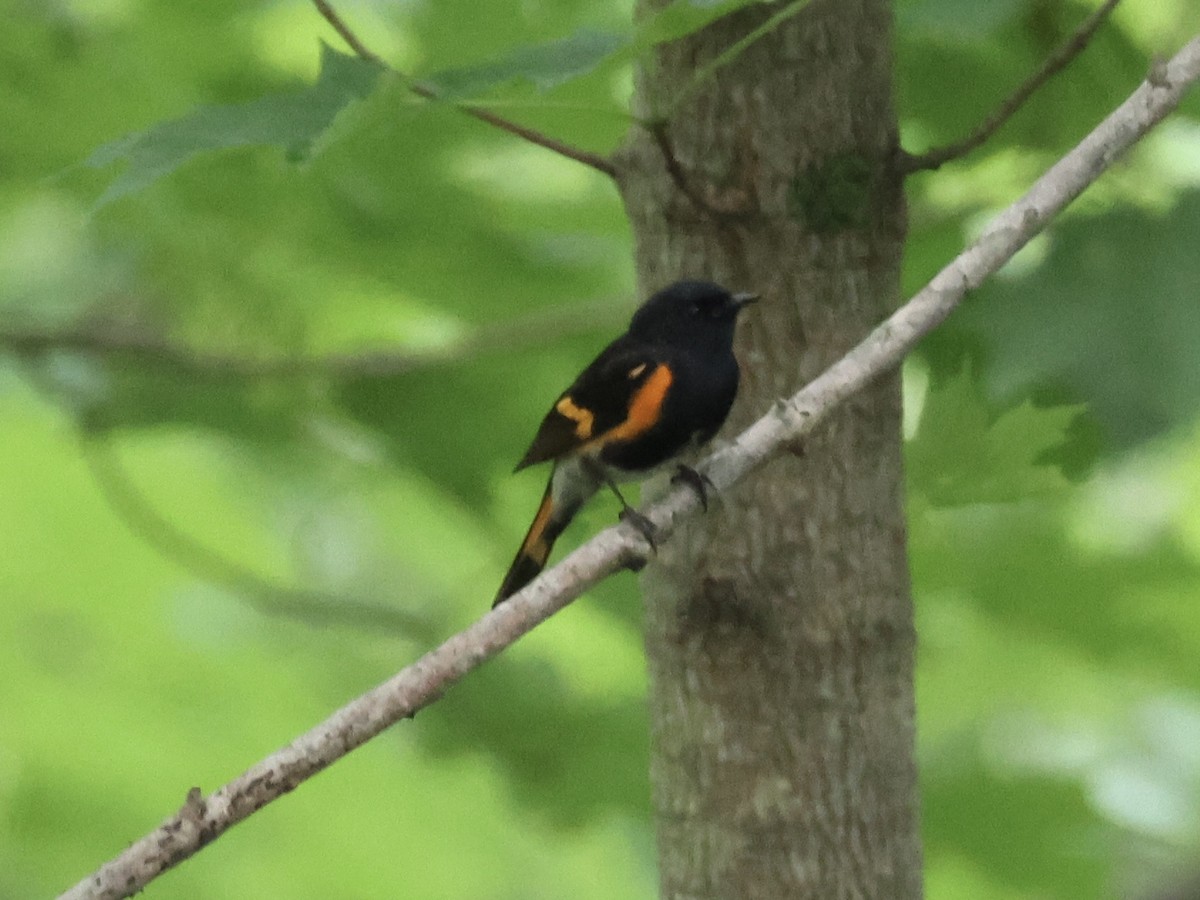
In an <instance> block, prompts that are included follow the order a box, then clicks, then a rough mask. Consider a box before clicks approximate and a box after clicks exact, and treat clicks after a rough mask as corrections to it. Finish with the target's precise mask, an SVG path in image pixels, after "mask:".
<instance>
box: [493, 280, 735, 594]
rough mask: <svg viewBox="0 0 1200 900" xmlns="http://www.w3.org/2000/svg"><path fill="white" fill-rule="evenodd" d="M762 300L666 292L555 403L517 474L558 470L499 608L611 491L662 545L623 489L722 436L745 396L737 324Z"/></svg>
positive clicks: (712, 288)
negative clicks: (544, 467)
mask: <svg viewBox="0 0 1200 900" xmlns="http://www.w3.org/2000/svg"><path fill="white" fill-rule="evenodd" d="M757 299H758V297H757V295H755V294H731V293H730V292H729V291H727V290H725V289H724V288H722V287H719V286H718V285H715V284H710V283H708V282H705V281H678V282H676V283H675V284H672V285H671V286H670V287H667V288H664V289H663V290H661V291H659V292H658V293H657V294H655V295H654V296H652V297H651V298H650V299H649V300H647V301H646V302H645V303H644V304H643V305H642V306H641V307H640V308H639V309H638V311H637V312H636V313H634V315H633V319H632V320H631V321H630V323H629V330H628V331H626V332H625V333H624V334H623V335H621V336H620V337H619V338H617V339H616V340H615V341H613V342H612V343H611V344H609V345H608V346H607V347H605V348H604V350H603V351H601V353H600V355H599V356H597V357H596V359H595V360H594V361H593V362H592V364H591V365H589V366H588V367H587V368H586V369H584V370H583V372H582V373H581V374H580V376H579V377H578V378H576V379H575V383H574V384H572V385H571V386H570V387H569V388H567V390H566V392H565V393H563V394H562V396H560V397H559V398H558V400H556V401H555V403H554V406H552V407H551V408H550V411H549V412H548V413H546V417H545V418H544V419H543V420H542V424H541V427H540V428H538V432H537V435H536V436H535V437H534V439H533V443H532V444H530V446H529V450H528V451H526V453H525V456H524V457H522V459H521V461H520V462H519V463H517V468H516V471H518V472H519V471H520V470H521V469H524V468H525V467H526V466H531V465H533V464H534V463H539V462H544V461H546V460H552V461H553V462H554V468H553V469H551V471H550V480H549V483H548V484H547V485H546V492H545V494H544V495H543V496H542V503H541V505H540V506H539V507H538V511H537V515H536V516H534V519H533V524H532V525H531V526H530V527H529V533H528V534H526V535H525V540H524V541H523V542H522V543H521V549H520V550H518V551H517V556H516V559H514V560H513V563H512V566H511V567H510V568H509V570H508V574H507V575H505V576H504V582H503V583H502V584H501V585H500V590H499V591H498V592H497V594H496V600H495V603H493V606H494V605H496V604H498V603H500V602H502V601H503V600H505V599H506V598H508V597H511V596H512V595H513V594H515V593H516V592H517V591H519V590H520V589H521V588H523V587H524V586H525V585H526V584H528V583H529V582H530V581H532V580H533V579H534V577H535V576H536V575H537V574H538V573H539V572H541V571H542V569H543V568H544V567H545V565H546V559H547V558H548V557H549V556H550V550H551V548H552V547H553V546H554V541H555V540H556V539H557V538H558V536H559V535H560V534H562V532H563V529H564V528H566V527H567V525H568V524H570V522H571V519H573V518H574V517H575V514H576V513H577V512H579V509H580V507H582V506H583V504H584V503H586V502H587V501H588V499H590V498H591V496H592V495H593V494H595V493H596V492H597V491H598V490H599V489H600V488H601V487H603V486H605V485H607V486H608V487H610V488H611V489H612V491H613V493H615V494H616V495H617V498H618V499H619V500H620V501H621V507H622V518H623V519H625V520H626V521H629V522H630V524H632V525H634V526H636V527H637V528H638V529H639V530H641V532H642V533H643V534H644V535H645V536H646V539H647V540H648V541H650V542H651V544H652V545H653V541H654V537H653V526H652V525H651V523H650V522H649V521H647V520H646V519H645V518H644V517H643V516H641V515H640V514H639V513H637V512H635V511H634V510H633V509H632V508H631V507H630V506H629V504H628V503H626V502H625V498H624V497H622V496H621V492H620V490H619V489H618V488H617V482H618V481H624V480H628V479H631V478H638V479H640V478H645V477H647V476H648V475H650V474H652V473H653V472H655V471H660V470H661V469H663V468H664V467H665V466H667V465H668V464H671V463H677V461H678V458H679V457H680V456H682V455H683V454H684V453H685V452H686V451H690V450H693V449H695V448H696V447H698V446H700V445H701V444H703V443H705V442H707V441H708V440H709V439H711V438H712V436H713V435H714V434H716V432H717V429H719V428H720V427H721V425H722V423H723V422H724V421H725V417H726V416H727V415H728V414H729V408H730V407H731V406H732V405H733V398H734V396H735V395H736V394H737V388H738V364H737V359H736V358H735V357H734V355H733V331H734V325H735V324H736V322H737V315H738V313H739V312H740V311H741V310H742V309H744V308H745V307H746V306H747V305H748V304H750V303H752V302H754V301H755V300H757ZM676 477H677V478H681V479H682V480H684V481H687V482H688V483H690V484H692V485H693V486H694V487H695V488H696V490H697V491H699V493H700V497H701V500H704V499H705V493H704V480H703V477H702V476H700V475H699V474H698V473H696V472H695V470H693V469H690V468H688V467H686V466H679V471H678V473H677V475H676Z"/></svg>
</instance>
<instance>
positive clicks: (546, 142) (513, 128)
mask: <svg viewBox="0 0 1200 900" xmlns="http://www.w3.org/2000/svg"><path fill="white" fill-rule="evenodd" d="M313 5H314V6H316V8H317V12H319V13H320V14H321V16H322V17H323V18H324V19H325V21H326V22H328V23H329V24H330V25H331V26H333V30H334V31H336V32H337V33H338V35H340V36H341V38H342V40H343V41H345V42H346V44H347V45H348V46H349V47H350V49H351V50H353V51H354V52H355V53H357V54H358V56H359V57H361V58H362V59H365V60H368V61H370V62H377V63H380V64H384V65H386V63H383V60H381V59H380V58H379V55H378V54H376V53H374V52H373V51H372V50H370V49H369V48H368V47H367V45H366V44H364V43H363V42H362V41H361V40H359V38H358V35H356V34H355V33H354V30H353V29H352V28H350V26H349V25H347V24H346V21H345V19H343V18H342V17H341V16H340V15H338V12H337V10H335V9H334V8H333V6H332V5H330V4H329V3H328V2H327V0H313ZM409 90H410V91H412V92H413V93H414V94H416V95H417V96H418V97H424V98H425V99H426V100H439V99H441V98H440V96H439V95H438V91H437V89H436V88H433V87H431V86H430V85H427V84H421V83H420V82H415V83H412V84H410V85H409ZM459 109H461V110H462V111H463V112H465V113H466V114H467V115H469V116H472V117H473V118H476V119H478V120H479V121H480V122H486V123H487V124H488V125H491V126H492V127H493V128H499V129H500V130H501V131H507V132H508V133H509V134H512V135H515V136H517V137H519V138H521V139H522V140H525V141H528V142H529V143H531V144H536V145H537V146H539V147H545V148H546V149H547V150H551V151H553V152H554V153H557V154H558V155H559V156H565V157H566V158H567V159H573V160H575V162H579V163H583V164H584V165H585V166H590V167H591V168H593V169H595V170H596V171H597V172H603V173H604V174H605V175H607V176H608V177H609V178H615V177H616V175H617V168H616V166H614V165H613V164H612V162H611V161H609V160H608V159H607V158H606V157H603V156H601V155H600V154H598V153H591V152H589V151H587V150H581V149H580V148H578V147H573V146H571V145H570V144H567V143H565V142H563V141H560V140H558V139H557V138H552V137H550V136H549V135H548V134H543V133H542V132H540V131H538V130H537V129H534V128H529V127H528V126H525V125H520V124H518V123H516V122H513V121H512V120H511V119H506V118H504V117H503V116H498V115H496V113H494V112H492V111H491V110H488V109H485V108H483V107H482V106H473V105H471V104H463V105H461V106H459Z"/></svg>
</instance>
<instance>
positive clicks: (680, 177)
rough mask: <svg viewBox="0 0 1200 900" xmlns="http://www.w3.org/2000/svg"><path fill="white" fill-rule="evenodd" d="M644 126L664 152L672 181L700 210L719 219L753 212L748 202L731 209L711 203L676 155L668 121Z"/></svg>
mask: <svg viewBox="0 0 1200 900" xmlns="http://www.w3.org/2000/svg"><path fill="white" fill-rule="evenodd" d="M644 127H645V128H646V129H647V130H648V131H649V132H650V136H651V137H653V138H654V143H655V144H657V145H658V150H659V153H661V154H662V158H663V164H664V165H665V166H666V168H667V174H668V175H669V176H670V178H671V181H672V183H673V184H674V185H675V187H676V188H677V189H678V190H679V192H680V193H681V194H683V195H684V196H685V197H687V198H688V199H689V200H690V201H692V204H693V205H694V206H695V207H696V208H697V209H698V210H700V211H701V212H704V213H707V214H708V215H710V216H713V217H715V218H718V219H739V218H744V217H745V216H748V215H750V214H751V213H752V212H753V210H752V209H751V208H750V207H749V205H748V204H746V203H743V204H742V205H741V208H730V209H725V208H723V207H720V206H717V205H715V204H713V203H710V202H709V201H708V200H707V199H705V197H704V196H703V195H701V193H700V192H699V191H698V190H697V189H696V188H695V186H693V184H692V181H691V179H690V178H688V175H687V173H686V172H685V171H684V170H683V165H682V164H681V163H680V162H679V157H678V156H676V155H675V145H674V144H673V143H672V141H671V135H670V133H669V132H668V130H667V123H666V122H665V121H661V120H660V121H657V122H651V123H648V124H646V125H645V126H644Z"/></svg>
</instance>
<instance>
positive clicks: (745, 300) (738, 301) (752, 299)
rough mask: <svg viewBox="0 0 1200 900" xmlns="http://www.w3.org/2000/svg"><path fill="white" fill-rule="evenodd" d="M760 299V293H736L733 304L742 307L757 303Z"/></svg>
mask: <svg viewBox="0 0 1200 900" xmlns="http://www.w3.org/2000/svg"><path fill="white" fill-rule="evenodd" d="M760 299H761V298H760V297H759V296H758V294H734V295H733V305H734V306H736V307H737V308H738V309H741V308H742V307H744V306H749V305H750V304H751V303H757V302H758V301H759V300H760Z"/></svg>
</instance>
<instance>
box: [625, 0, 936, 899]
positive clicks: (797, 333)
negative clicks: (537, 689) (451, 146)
mask: <svg viewBox="0 0 1200 900" xmlns="http://www.w3.org/2000/svg"><path fill="white" fill-rule="evenodd" d="M661 5H662V2H661V0H642V2H641V5H640V9H639V14H646V13H649V12H651V11H652V10H653V9H655V8H657V7H659V6H661ZM781 8H782V7H781V5H780V4H773V5H769V6H766V5H761V4H752V5H751V6H749V7H747V8H745V9H744V10H742V11H740V12H739V13H736V14H734V15H731V16H728V17H726V18H724V19H721V20H718V21H717V22H716V23H714V24H713V25H712V26H710V27H708V28H706V29H704V30H703V31H701V32H698V33H696V34H693V35H691V36H689V37H687V38H686V39H684V40H681V41H678V42H676V43H673V44H670V45H666V46H664V47H662V48H660V49H659V51H658V52H657V54H656V58H655V61H654V64H653V65H652V66H650V67H647V69H645V70H643V71H642V72H641V73H639V81H638V84H637V89H636V95H637V104H638V113H639V115H641V116H644V117H646V119H648V120H651V121H653V120H655V119H656V117H662V116H664V114H666V113H667V111H668V108H669V107H671V105H672V103H673V98H678V97H680V96H685V97H686V98H687V99H686V100H685V102H683V103H682V104H676V105H677V108H674V109H670V110H669V119H668V120H667V123H666V125H665V128H664V131H663V132H662V133H661V134H660V135H658V136H656V135H655V134H654V131H653V129H645V130H640V131H639V132H638V133H637V134H635V135H633V136H632V138H631V140H630V142H629V143H628V144H627V145H626V147H624V148H623V150H622V152H621V153H620V154H619V156H618V159H617V161H618V167H617V168H618V178H619V182H620V186H621V190H622V196H623V198H624V201H625V204H626V207H627V210H628V213H629V217H630V221H631V223H632V227H633V230H634V235H635V242H636V262H637V271H638V278H639V281H640V283H641V289H642V294H643V295H646V294H648V293H649V292H650V291H651V290H653V289H656V288H658V287H661V286H662V285H664V284H666V283H668V282H670V281H672V280H674V279H676V278H680V277H705V278H711V279H712V280H714V281H718V282H720V283H722V284H725V285H726V286H728V287H729V288H731V289H733V290H755V291H758V292H760V293H761V294H762V295H763V297H764V299H763V302H761V303H760V304H759V305H758V306H757V307H755V308H754V309H753V310H752V311H751V312H750V313H749V314H748V315H746V316H745V317H744V319H745V320H746V321H745V322H744V324H743V330H742V332H741V333H740V335H739V341H738V356H739V358H740V360H741V364H742V386H741V390H740V394H739V399H738V403H737V405H736V407H735V410H734V413H733V414H732V415H731V417H730V422H729V423H728V425H727V429H728V431H730V432H734V431H738V430H740V429H742V428H744V427H745V425H746V424H747V423H748V422H749V421H751V420H752V418H753V417H754V416H756V415H758V414H760V413H761V412H762V411H763V410H764V409H767V408H768V407H769V406H770V404H771V403H772V402H773V401H774V400H776V399H777V398H780V397H784V396H788V395H790V394H792V393H793V392H794V391H795V390H796V389H797V388H798V387H799V386H801V385H802V384H803V383H805V382H806V381H808V380H809V379H811V378H812V377H813V376H815V375H816V374H817V373H819V372H820V371H821V370H822V369H824V368H825V367H826V366H827V365H829V364H830V363H832V362H833V361H834V360H836V359H838V358H839V357H840V356H841V355H843V354H844V353H845V352H846V351H847V350H848V349H849V348H850V347H852V346H853V345H854V344H855V343H856V342H857V341H858V340H860V339H861V338H862V336H863V335H864V334H866V333H867V331H869V330H870V328H871V327H872V326H873V325H875V324H877V323H878V322H879V320H880V319H882V318H883V317H884V316H885V315H886V314H887V312H888V311H889V310H890V309H891V308H893V307H894V306H895V305H896V303H897V300H898V292H899V270H900V256H901V250H902V246H903V239H904V231H905V222H904V203H903V194H902V185H901V180H900V177H899V176H898V175H897V174H895V172H894V170H893V168H892V166H891V165H890V161H891V160H892V159H893V152H894V149H895V147H896V143H897V135H896V130H897V126H896V117H895V112H894V109H893V105H892V81H891V79H892V55H891V46H892V19H891V8H890V4H889V3H888V2H886V0H813V2H812V3H810V4H809V5H808V6H807V7H806V8H804V9H803V10H801V11H800V12H798V13H797V14H796V15H793V16H791V17H790V18H788V19H786V20H785V21H783V22H782V24H780V25H779V26H778V27H776V28H775V29H774V30H772V31H771V32H770V33H769V34H767V35H765V36H764V37H762V39H760V40H758V41H757V42H755V43H753V44H752V45H751V46H750V47H749V48H748V49H747V50H746V51H745V52H744V53H743V54H742V55H741V56H740V57H738V58H737V59H736V61H734V62H732V63H730V64H729V65H727V66H725V67H722V68H719V69H717V70H716V72H715V75H713V76H712V77H710V78H708V79H707V80H705V81H704V82H703V83H702V84H693V80H694V78H695V75H696V73H697V71H698V70H700V69H702V68H703V67H704V66H705V65H706V64H707V63H708V62H710V61H711V60H713V59H714V58H716V57H717V56H718V55H719V54H720V53H722V51H725V50H726V49H727V48H729V47H730V46H731V45H732V44H734V43H735V42H736V41H738V40H740V39H742V38H744V37H745V36H746V35H747V34H749V33H750V32H751V31H752V30H753V29H755V28H757V27H759V26H760V25H762V24H763V23H764V22H766V21H767V20H768V19H769V18H770V17H771V16H772V15H776V14H778V13H779V12H780V10H781ZM685 92H686V93H685ZM664 136H665V137H664ZM664 151H665V152H664ZM668 159H673V162H671V163H670V164H668V162H667V160H668ZM900 426H901V411H900V392H899V379H898V376H894V375H893V376H891V377H888V378H886V379H883V380H881V381H880V382H879V383H877V384H876V385H875V386H874V387H873V388H872V389H871V390H869V391H867V392H866V393H864V394H863V395H861V396H859V397H858V398H856V399H854V400H852V401H851V402H849V403H848V404H846V405H845V406H844V407H843V408H842V409H841V410H840V411H839V412H838V413H837V414H835V416H834V417H833V418H832V420H831V421H830V422H829V423H828V424H827V425H826V426H825V427H824V429H823V430H821V431H819V432H818V433H816V434H815V435H814V436H813V437H812V438H811V440H810V441H809V442H807V443H806V445H805V446H804V447H803V448H796V451H795V454H794V455H792V456H789V457H787V458H786V459H785V460H782V461H778V462H775V463H773V464H772V465H771V466H769V467H768V468H767V469H766V470H765V471H763V472H761V473H759V474H758V475H757V476H753V477H752V478H751V479H750V480H748V481H747V482H746V483H744V484H743V485H742V486H741V487H740V488H738V489H737V490H736V491H735V492H734V493H733V495H732V496H731V497H729V498H727V499H726V500H724V501H723V502H720V503H719V505H718V506H719V508H714V509H713V510H712V511H710V512H709V514H708V515H707V516H704V517H701V519H700V520H699V521H695V520H693V522H692V524H690V525H688V526H687V527H686V529H685V530H684V531H683V532H681V533H679V534H677V536H676V538H675V539H673V540H672V541H671V542H670V543H669V544H668V545H666V546H664V547H663V548H662V550H661V551H660V553H659V555H658V557H657V559H656V560H655V561H653V562H652V564H651V565H650V566H649V567H648V568H647V570H646V573H645V574H644V576H643V587H644V591H645V604H646V606H645V616H646V651H647V658H648V665H649V669H650V682H651V687H650V715H651V730H652V739H653V759H652V772H651V774H652V779H653V783H654V790H655V796H654V805H655V815H656V821H657V830H658V843H659V863H660V872H661V887H662V897H663V898H669V900H682V898H714V900H730V898H739V897H746V898H756V900H770V898H807V897H811V898H819V900H834V898H860V897H861V898H887V900H911V898H917V897H920V895H921V852H920V840H919V834H918V822H917V794H916V764H915V760H914V726H913V677H912V674H913V649H914V634H915V632H914V626H913V618H912V604H911V599H910V593H909V582H908V570H907V562H906V556H905V524H904V506H903V468H902V460H901V428H900Z"/></svg>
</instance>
